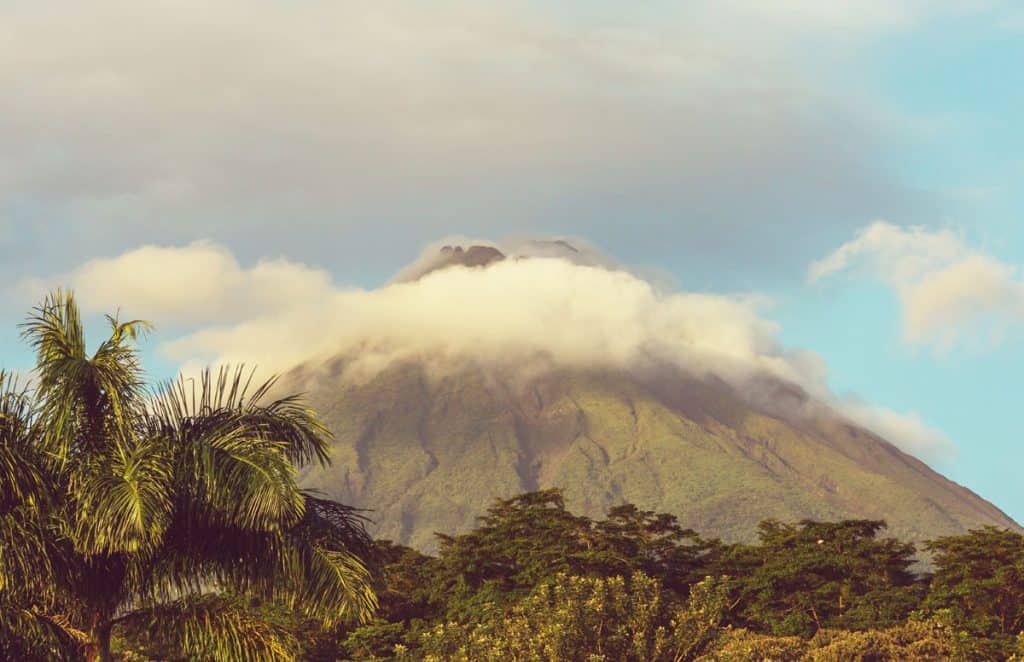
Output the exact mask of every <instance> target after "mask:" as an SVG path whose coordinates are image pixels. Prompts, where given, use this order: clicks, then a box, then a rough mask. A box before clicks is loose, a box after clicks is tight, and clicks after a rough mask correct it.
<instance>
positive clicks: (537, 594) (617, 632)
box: [399, 573, 725, 662]
mask: <svg viewBox="0 0 1024 662" xmlns="http://www.w3.org/2000/svg"><path fill="white" fill-rule="evenodd" d="M724 602H725V591H724V590H721V587H720V586H719V585H718V584H716V583H715V580H710V579H709V580H707V581H706V582H705V583H702V584H699V585H698V590H697V591H695V593H694V598H693V600H692V601H691V603H690V604H689V606H688V607H686V608H685V609H680V610H675V609H673V608H672V606H671V605H670V604H669V603H667V602H666V600H665V597H664V595H663V594H662V592H661V590H660V586H659V585H658V583H657V582H656V581H655V580H653V579H651V578H649V577H646V576H645V575H643V574H640V573H637V574H634V575H633V576H632V577H631V578H630V579H629V580H628V581H626V580H624V579H623V578H621V577H611V578H608V579H600V578H587V577H574V576H568V575H559V576H557V577H556V578H555V579H554V580H552V581H550V582H545V583H543V584H541V585H539V586H538V587H537V589H536V590H534V591H533V592H532V593H531V594H530V595H529V596H527V597H526V598H524V599H523V600H521V601H520V602H518V603H516V604H515V605H514V606H512V607H511V608H510V609H508V610H507V611H503V612H495V613H493V614H492V616H491V617H490V618H487V619H484V620H483V621H481V622H479V623H476V624H472V625H466V624H460V623H454V622H449V623H444V624H439V625H438V626H437V627H436V628H434V629H432V630H430V631H429V632H427V633H425V634H424V635H423V641H422V649H421V651H420V652H419V653H418V654H417V656H415V659H420V658H419V657H418V656H419V655H422V659H424V660H431V661H433V660H437V661H440V660H503V659H508V660H513V659H514V660H524V661H525V660H536V661H538V662H540V661H551V662H555V661H562V660H564V661H566V662H574V661H577V660H578V661H580V662H583V661H586V662H598V661H600V660H609V661H610V660H622V661H623V662H626V661H636V662H641V661H645V662H646V661H655V660H690V659H694V658H695V656H696V655H697V654H698V653H700V652H701V651H702V650H703V649H704V648H705V647H706V646H707V645H708V644H709V643H710V642H711V641H712V640H713V639H714V633H715V630H716V628H717V627H718V622H719V619H720V618H721V612H722V611H723V609H724ZM399 657H400V658H401V657H410V656H408V655H400V656H399Z"/></svg>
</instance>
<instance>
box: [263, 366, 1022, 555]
mask: <svg viewBox="0 0 1024 662" xmlns="http://www.w3.org/2000/svg"><path fill="white" fill-rule="evenodd" d="M346 363H347V361H346V359H345V358H342V357H339V358H336V359H334V360H332V361H328V362H326V363H323V364H316V365H314V364H309V365H305V366H302V367H299V368H296V369H295V370H293V371H291V372H290V373H288V374H287V375H285V376H284V378H283V379H282V382H281V387H282V388H283V389H284V390H286V391H294V390H299V391H303V392H305V393H306V395H307V398H308V400H309V401H310V403H311V404H312V405H313V406H314V407H315V408H316V409H317V410H318V411H319V412H320V414H321V415H322V416H323V417H324V419H325V420H326V422H327V423H328V425H329V427H330V428H331V430H332V432H333V433H334V435H335V437H336V441H335V444H334V455H333V466H332V467H330V468H328V469H319V468H318V469H313V470H309V471H308V472H307V473H306V474H305V475H303V476H302V479H303V482H304V484H305V485H306V486H308V487H311V488H316V489H319V490H321V491H322V492H324V493H325V494H327V495H329V496H330V497H331V498H335V499H338V500H340V501H342V502H344V503H348V504H351V505H354V506H359V507H364V508H368V509H372V511H373V512H372V513H370V516H371V518H372V519H373V520H374V524H373V526H372V527H371V530H372V533H373V534H374V535H375V536H377V537H383V538H389V539H392V540H395V541H398V542H401V543H404V544H408V545H411V546H413V547H416V548H419V549H421V550H425V551H434V550H435V549H436V543H435V538H434V533H435V532H445V533H457V532H464V531H467V530H469V529H470V528H472V525H473V523H474V521H475V518H476V517H477V516H478V515H481V514H482V513H483V512H484V511H485V509H486V508H487V507H488V505H490V504H491V503H492V500H493V499H494V498H496V497H498V498H505V497H509V496H512V495H515V494H518V493H521V492H524V491H530V490H536V489H543V488H548V487H560V488H562V489H563V490H564V492H565V495H566V497H567V500H568V504H569V506H570V508H572V509H573V510H575V511H577V512H580V513H583V514H587V515H589V516H592V517H600V516H602V515H603V514H604V513H605V512H606V511H607V510H608V508H610V507H612V506H614V505H617V504H620V503H622V502H631V503H635V504H637V505H638V506H640V507H642V508H646V509H651V510H655V511H658V512H669V513H673V514H675V515H677V516H678V517H679V519H680V522H681V523H682V524H683V525H684V526H687V527H691V528H693V529H695V530H697V531H699V532H700V533H701V534H703V535H706V536H720V537H722V538H723V539H726V540H738V541H750V540H752V539H754V534H755V528H756V525H757V523H758V522H760V521H761V520H764V519H766V518H777V519H780V520H784V521H796V520H801V519H816V520H838V519H842V518H871V519H884V520H886V521H888V523H889V525H890V534H891V535H895V536H897V537H900V538H903V539H906V540H913V541H917V540H923V539H927V538H934V537H936V536H941V535H950V534H958V533H962V532H964V531H966V530H968V529H970V528H974V527H978V526H981V525H985V524H995V525H998V526H1002V527H1009V528H1012V529H1014V530H1020V527H1019V526H1018V525H1017V524H1016V523H1015V522H1013V520H1011V519H1010V518H1009V517H1008V516H1007V515H1005V514H1004V513H1003V512H1001V511H1000V510H999V509H998V508H996V507H995V506H993V505H992V504H990V503H988V502H987V501H985V500H983V499H982V498H980V497H979V496H977V495H976V494H974V493H973V492H971V491H969V490H967V489H965V488H963V487H961V486H959V485H957V484H955V483H953V482H951V481H949V480H947V479H946V478H944V477H942V476H941V475H939V474H938V473H936V472H934V471H932V470H931V469H930V468H928V466H926V465H925V464H924V463H922V462H920V461H918V460H917V459H915V458H913V457H911V456H909V455H907V454H906V453H903V452H901V451H900V450H899V449H897V448H896V447H895V446H893V445H892V444H890V443H888V442H886V441H884V440H882V439H880V438H879V437H877V436H875V435H873V434H872V433H870V432H867V431H865V430H863V429H861V428H858V427H857V426H855V425H853V424H851V423H849V422H847V421H845V420H843V419H841V418H840V417H838V416H836V415H835V414H833V413H832V412H831V411H829V410H828V409H827V408H825V407H824V406H819V405H815V404H814V403H813V402H810V401H809V400H806V398H805V396H803V395H802V394H801V393H799V392H797V390H796V389H788V390H787V389H786V388H785V387H782V386H780V389H779V394H778V397H779V398H780V399H787V398H788V399H794V398H796V399H800V400H803V403H802V404H803V407H802V409H803V411H804V413H803V414H801V416H800V417H799V419H797V418H789V419H788V420H787V417H784V416H777V415H771V414H769V413H767V412H766V411H763V410H760V409H758V408H756V407H754V406H752V405H751V404H749V403H748V402H747V401H746V400H745V399H744V398H742V397H740V395H739V394H738V393H736V392H735V391H733V390H732V389H731V388H730V387H729V386H728V385H726V384H724V383H723V382H721V381H719V380H716V379H714V378H707V379H696V378H693V377H690V376H688V375H685V374H683V373H681V372H671V373H666V372H662V373H660V374H657V375H648V376H642V375H635V374H627V373H601V372H586V371H570V370H559V371H550V372H548V373H547V374H545V375H544V376H541V377H535V378H533V379H528V380H523V379H519V378H516V377H515V376H514V374H515V373H513V372H512V371H508V370H500V369H495V368H490V367H488V368H484V367H482V366H479V365H476V364H472V363H468V362H467V363H463V364H460V365H459V366H457V367H456V366H453V365H451V364H449V365H447V367H446V369H445V371H444V374H443V375H442V376H433V374H434V373H433V372H432V371H428V370H427V368H426V367H424V364H421V363H417V362H405V363H399V364H394V365H391V366H390V367H388V368H387V369H385V370H384V371H382V372H380V373H379V374H377V375H376V376H375V377H374V378H372V379H371V380H369V381H367V382H364V383H354V382H351V381H349V380H346V379H343V378H342V373H343V371H344V368H345V366H346ZM808 412H811V413H808Z"/></svg>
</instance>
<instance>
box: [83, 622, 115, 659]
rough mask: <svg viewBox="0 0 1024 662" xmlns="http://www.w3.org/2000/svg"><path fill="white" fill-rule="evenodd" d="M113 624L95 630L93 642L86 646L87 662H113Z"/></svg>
mask: <svg viewBox="0 0 1024 662" xmlns="http://www.w3.org/2000/svg"><path fill="white" fill-rule="evenodd" d="M110 630H111V624H110V623H106V624H104V625H102V626H100V627H99V628H98V629H96V630H93V635H92V641H90V642H89V643H88V644H86V645H85V660H86V662H113V659H114V657H113V655H112V653H111V652H110Z"/></svg>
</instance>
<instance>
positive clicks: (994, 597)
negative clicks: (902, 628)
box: [925, 526, 1024, 659]
mask: <svg viewBox="0 0 1024 662" xmlns="http://www.w3.org/2000/svg"><path fill="white" fill-rule="evenodd" d="M926 548H927V549H928V550H929V551H930V552H932V553H933V554H934V555H935V557H934V563H935V576H934V577H933V578H932V582H931V590H930V591H929V594H928V597H927V600H926V601H925V607H926V608H928V609H929V610H932V611H941V612H945V613H946V614H947V615H948V616H949V618H950V620H951V621H952V624H953V625H954V626H955V627H956V628H957V630H959V631H962V632H964V633H965V634H966V635H968V636H969V637H970V639H971V642H972V645H974V646H975V647H976V651H975V655H974V656H975V657H976V658H977V659H984V658H988V659H1000V658H1004V657H1008V656H1009V655H1011V654H1012V653H1013V652H1014V650H1013V649H1014V647H1015V646H1016V645H1017V644H1018V642H1019V639H1018V634H1019V633H1021V632H1022V631H1024V535H1021V534H1020V533H1017V532H1016V531H1009V530H1007V529H999V528H996V527H993V526H986V527H984V528H981V529H976V530H973V531H970V532H968V533H965V534H963V535H959V536H947V537H943V538H939V539H937V540H933V541H931V542H929V543H927V545H926Z"/></svg>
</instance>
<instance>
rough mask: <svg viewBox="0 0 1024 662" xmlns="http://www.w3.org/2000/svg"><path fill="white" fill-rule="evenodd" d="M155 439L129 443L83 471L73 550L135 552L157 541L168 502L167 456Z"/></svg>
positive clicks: (170, 474) (169, 468) (164, 527)
mask: <svg viewBox="0 0 1024 662" xmlns="http://www.w3.org/2000/svg"><path fill="white" fill-rule="evenodd" d="M161 442H162V440H159V439H148V438H147V439H142V440H140V441H133V442H131V443H130V445H126V446H124V447H118V448H117V451H116V452H115V453H112V454H111V456H110V457H107V458H104V459H103V461H102V462H101V463H99V464H98V466H96V467H95V468H94V469H91V470H88V471H84V472H83V476H82V477H81V479H80V480H79V481H77V482H76V496H77V499H78V503H77V507H76V509H75V521H74V526H73V529H72V531H71V539H72V541H73V542H74V544H75V547H76V549H77V550H78V552H79V553H82V554H85V555H95V554H114V553H126V552H138V551H145V550H147V549H149V548H152V547H155V546H157V545H159V544H161V543H162V541H163V536H164V534H165V532H166V530H167V527H168V525H169V523H170V519H171V512H172V509H173V506H174V502H173V498H172V496H173V488H172V479H173V469H172V465H171V454H170V452H169V451H168V449H167V448H166V446H165V445H164V444H163V443H161Z"/></svg>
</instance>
